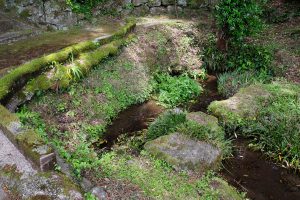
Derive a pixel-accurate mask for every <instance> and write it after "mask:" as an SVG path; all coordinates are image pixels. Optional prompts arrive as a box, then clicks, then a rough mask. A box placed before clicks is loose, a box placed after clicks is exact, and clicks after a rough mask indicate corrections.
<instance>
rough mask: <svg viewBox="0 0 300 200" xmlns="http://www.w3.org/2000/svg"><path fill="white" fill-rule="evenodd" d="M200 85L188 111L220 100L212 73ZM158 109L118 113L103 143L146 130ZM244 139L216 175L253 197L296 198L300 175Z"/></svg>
mask: <svg viewBox="0 0 300 200" xmlns="http://www.w3.org/2000/svg"><path fill="white" fill-rule="evenodd" d="M202 85H203V86H204V90H205V91H204V93H203V94H202V95H201V96H200V97H199V98H198V100H197V101H196V103H193V104H192V105H190V106H189V111H191V112H196V111H202V112H207V107H208V105H209V104H210V103H211V102H212V101H215V100H222V99H223V97H222V96H220V95H219V94H218V85H217V76H216V75H209V76H208V78H207V80H206V81H205V82H204V83H202ZM162 112H163V108H162V107H160V106H158V105H157V104H156V103H155V102H154V101H148V102H146V103H144V104H140V105H134V106H132V107H130V108H128V109H127V110H125V111H123V112H121V113H120V115H119V116H118V118H117V119H116V120H115V121H114V122H113V124H112V125H111V126H110V127H109V128H108V131H107V133H106V134H105V139H106V140H107V141H108V144H107V145H106V146H108V147H111V146H112V145H113V143H114V142H115V141H116V140H117V138H118V136H120V135H121V134H125V133H129V134H134V133H135V132H137V131H140V130H143V129H146V128H147V127H148V124H149V122H151V121H153V120H154V119H155V118H156V117H157V116H158V115H159V114H160V113H162ZM248 142H249V140H246V139H235V140H234V141H233V143H234V152H233V157H232V158H230V159H227V160H224V161H223V168H222V170H221V171H220V173H219V174H220V176H222V177H224V178H225V179H226V180H227V181H228V182H229V183H230V184H232V185H233V186H235V187H236V188H238V189H239V190H240V191H242V192H246V193H247V197H248V198H250V199H253V200H300V177H299V176H298V175H297V174H295V173H291V172H289V171H288V170H286V169H284V168H282V167H279V166H277V165H275V164H273V163H272V162H270V161H268V160H267V159H266V158H265V157H264V156H263V155H262V153H260V152H253V151H251V150H249V149H248V148H247V143H248Z"/></svg>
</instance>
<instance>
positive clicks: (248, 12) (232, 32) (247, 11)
mask: <svg viewBox="0 0 300 200" xmlns="http://www.w3.org/2000/svg"><path fill="white" fill-rule="evenodd" d="M261 14H262V9H261V7H260V5H259V4H258V3H257V1H256V0H221V1H220V2H219V4H218V5H217V6H216V10H215V17H216V22H217V25H218V27H219V29H221V30H223V31H224V32H225V34H226V36H227V37H229V40H230V41H232V42H243V41H244V39H245V37H247V36H251V35H253V34H255V33H257V32H258V30H260V29H261V28H262V22H261V19H260V16H261Z"/></svg>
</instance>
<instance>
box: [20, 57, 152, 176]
mask: <svg viewBox="0 0 300 200" xmlns="http://www.w3.org/2000/svg"><path fill="white" fill-rule="evenodd" d="M128 65H130V66H131V67H128ZM133 74H134V76H135V77H143V79H142V78H139V79H132V75H133ZM146 74H147V71H143V70H141V69H140V68H139V67H137V66H135V65H133V64H131V63H130V62H128V61H127V63H126V65H125V66H124V61H123V60H116V59H115V58H111V59H108V60H106V62H104V63H101V64H100V65H99V66H98V68H97V69H94V70H92V71H91V73H90V74H89V75H88V76H87V77H86V78H85V79H84V80H82V82H78V83H72V84H71V85H70V86H69V88H67V89H65V90H60V91H59V92H58V93H53V92H50V91H48V92H44V93H41V95H40V96H37V97H36V98H35V99H34V100H33V101H32V102H30V103H29V105H28V107H29V109H25V110H24V112H23V111H22V110H21V111H19V112H20V114H22V115H24V117H23V119H24V120H23V122H24V123H25V124H27V125H32V126H34V127H36V128H37V129H38V128H39V126H41V125H42V124H43V123H45V124H46V127H47V128H46V129H44V131H45V132H46V133H47V135H48V138H49V142H50V143H51V144H53V145H54V146H55V147H56V149H57V150H58V152H59V153H60V155H61V156H62V157H63V158H64V159H66V160H67V161H68V162H69V163H70V164H71V165H72V166H73V168H74V172H75V174H76V175H77V176H80V174H81V172H83V171H84V170H87V169H90V168H94V167H96V166H97V165H98V157H97V154H95V151H94V147H97V146H98V145H100V144H102V143H103V142H104V141H103V138H102V136H103V133H104V132H105V129H106V127H107V125H109V124H111V121H112V120H113V119H114V118H115V117H116V116H117V114H118V113H119V112H121V111H122V110H124V109H126V108H127V107H128V106H130V105H133V104H137V103H141V102H144V101H145V100H146V99H148V98H149V97H150V93H151V91H152V87H151V84H150V78H147V76H146ZM145 76H146V77H145ZM26 112H27V113H26ZM46 113H47V114H46ZM31 116H34V117H33V118H32V117H31ZM39 117H41V118H42V119H38V118H39ZM64 118H66V119H69V120H70V122H67V123H61V122H60V121H59V120H61V119H64ZM26 119H27V120H26ZM41 121H43V123H41ZM35 122H38V123H35ZM65 126H67V130H62V128H63V127H65ZM43 127H44V126H43ZM63 129H64V128H63Z"/></svg>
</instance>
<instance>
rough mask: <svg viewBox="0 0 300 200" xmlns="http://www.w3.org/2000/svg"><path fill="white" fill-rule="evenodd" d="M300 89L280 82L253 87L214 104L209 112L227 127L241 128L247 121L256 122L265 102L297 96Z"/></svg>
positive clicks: (210, 106)
mask: <svg viewBox="0 0 300 200" xmlns="http://www.w3.org/2000/svg"><path fill="white" fill-rule="evenodd" d="M297 88H298V89H297ZM299 88H300V87H299V86H294V85H291V84H287V83H279V82H274V83H272V84H256V85H251V86H249V87H246V88H243V89H241V90H240V91H239V92H238V93H237V94H235V95H234V96H233V97H231V98H229V99H227V100H223V101H214V102H212V103H211V104H210V105H209V107H208V110H209V111H210V112H211V113H212V114H213V115H214V116H216V117H217V118H218V119H219V120H220V121H222V122H223V123H225V124H226V125H227V126H231V127H233V128H234V127H239V126H241V125H243V124H244V123H245V122H246V121H249V120H256V117H257V115H258V113H259V111H260V110H261V108H262V106H263V105H264V102H268V100H270V99H271V98H272V97H273V96H274V95H278V94H280V95H282V96H284V95H296V94H297V93H299V92H300V89H299Z"/></svg>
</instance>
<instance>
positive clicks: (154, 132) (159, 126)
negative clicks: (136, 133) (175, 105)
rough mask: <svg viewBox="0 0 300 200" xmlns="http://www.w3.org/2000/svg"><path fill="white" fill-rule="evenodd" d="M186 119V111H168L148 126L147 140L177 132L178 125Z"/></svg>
mask: <svg viewBox="0 0 300 200" xmlns="http://www.w3.org/2000/svg"><path fill="white" fill-rule="evenodd" d="M185 121H186V113H184V112H182V111H180V110H178V111H176V110H173V111H167V112H165V113H163V114H162V115H160V116H159V117H158V118H157V119H156V120H155V121H154V122H153V123H152V124H151V125H150V126H149V128H148V131H147V140H154V139H156V138H158V137H160V136H163V135H167V134H169V133H172V132H175V131H176V127H177V126H178V125H180V124H181V123H184V122H185Z"/></svg>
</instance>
